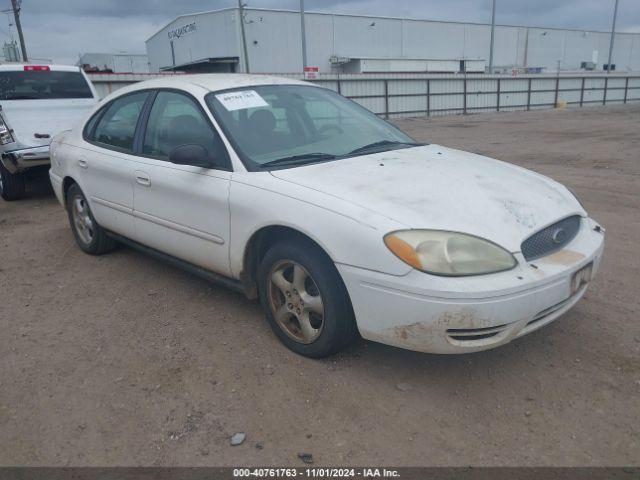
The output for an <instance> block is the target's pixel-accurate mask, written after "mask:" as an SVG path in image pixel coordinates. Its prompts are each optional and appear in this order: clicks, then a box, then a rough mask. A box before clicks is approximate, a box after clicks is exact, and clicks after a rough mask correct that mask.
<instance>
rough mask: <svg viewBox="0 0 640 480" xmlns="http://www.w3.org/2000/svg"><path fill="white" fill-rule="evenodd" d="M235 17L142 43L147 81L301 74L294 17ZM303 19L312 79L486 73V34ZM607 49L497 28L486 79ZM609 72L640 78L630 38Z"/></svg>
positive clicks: (638, 55)
mask: <svg viewBox="0 0 640 480" xmlns="http://www.w3.org/2000/svg"><path fill="white" fill-rule="evenodd" d="M242 17H243V21H242V22H241V21H240V10H239V9H238V8H229V9H223V10H217V11H211V12H204V13H197V14H192V15H181V16H179V17H178V18H176V19H175V20H173V21H171V22H170V23H169V24H168V25H166V26H165V27H164V28H162V29H161V30H159V31H158V32H156V33H155V34H154V35H153V36H151V37H150V38H149V39H148V40H147V41H146V47H147V55H148V58H149V67H150V71H151V72H158V71H172V70H173V71H176V70H177V71H193V72H244V71H247V66H248V69H249V70H250V71H251V72H253V73H300V72H302V70H303V65H302V64H303V60H302V28H301V21H300V20H301V16H300V12H296V11H287V10H266V9H256V8H245V9H244V10H243V15H242ZM304 18H305V23H304V26H305V34H306V51H307V65H308V66H313V67H317V68H318V69H319V71H320V72H321V73H388V72H411V73H414V72H459V71H466V72H483V71H485V67H486V66H487V65H488V59H489V45H490V30H491V27H490V25H485V24H473V23H456V22H439V21H429V20H413V19H406V18H388V17H372V16H355V15H339V14H328V13H310V12H307V13H306V14H305V16H304ZM243 35H244V39H245V41H244V42H243ZM609 40H610V34H609V33H607V32H596V31H587V30H565V29H556V28H541V27H520V26H508V25H499V26H496V29H495V47H494V66H495V69H494V70H495V71H502V72H506V71H511V70H512V69H524V70H525V71H528V72H534V73H535V72H545V71H546V72H555V71H556V70H557V69H558V68H560V69H561V70H571V71H575V70H580V69H586V70H602V69H603V68H605V64H606V63H607V57H608V51H609ZM245 52H246V53H245ZM612 64H613V65H615V69H616V71H640V34H636V33H618V34H616V38H615V48H614V52H613V60H612Z"/></svg>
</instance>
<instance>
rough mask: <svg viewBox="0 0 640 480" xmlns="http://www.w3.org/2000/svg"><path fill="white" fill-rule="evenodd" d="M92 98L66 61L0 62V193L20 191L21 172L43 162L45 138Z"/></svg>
mask: <svg viewBox="0 0 640 480" xmlns="http://www.w3.org/2000/svg"><path fill="white" fill-rule="evenodd" d="M97 101H98V96H97V94H96V91H95V89H94V88H93V85H92V84H91V82H90V81H89V79H88V78H87V76H86V75H85V74H84V72H83V71H82V69H80V68H79V67H74V66H67V65H33V64H24V63H14V64H4V65H0V196H2V198H4V199H5V200H17V199H19V198H21V197H22V196H23V195H24V192H25V180H26V176H27V171H29V170H30V169H33V168H35V167H42V166H46V165H49V144H50V143H51V139H52V138H53V137H54V136H55V135H56V134H58V133H60V132H62V131H63V130H68V129H70V128H72V127H74V126H75V124H76V123H78V122H80V120H81V119H82V118H83V117H84V116H85V115H86V114H87V113H89V110H91V108H92V107H93V106H94V105H95V103H96V102H97Z"/></svg>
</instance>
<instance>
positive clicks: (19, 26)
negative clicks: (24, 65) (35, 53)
mask: <svg viewBox="0 0 640 480" xmlns="http://www.w3.org/2000/svg"><path fill="white" fill-rule="evenodd" d="M11 7H12V8H13V17H14V18H15V20H16V30H18V37H19V38H20V48H21V49H22V61H23V62H28V61H29V59H28V58H27V47H26V46H25V44H24V35H23V34H22V24H21V23H20V2H19V1H18V0H11Z"/></svg>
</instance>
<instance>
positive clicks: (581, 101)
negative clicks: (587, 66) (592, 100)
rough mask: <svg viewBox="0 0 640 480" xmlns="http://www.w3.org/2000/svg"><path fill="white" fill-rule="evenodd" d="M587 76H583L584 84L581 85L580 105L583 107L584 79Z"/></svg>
mask: <svg viewBox="0 0 640 480" xmlns="http://www.w3.org/2000/svg"><path fill="white" fill-rule="evenodd" d="M585 78H586V77H582V86H581V87H580V106H581V107H582V103H583V102H584V81H585Z"/></svg>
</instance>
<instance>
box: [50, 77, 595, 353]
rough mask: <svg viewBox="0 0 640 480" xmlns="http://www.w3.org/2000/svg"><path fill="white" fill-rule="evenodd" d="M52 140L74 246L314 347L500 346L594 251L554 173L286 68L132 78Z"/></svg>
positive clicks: (291, 343) (535, 323)
mask: <svg viewBox="0 0 640 480" xmlns="http://www.w3.org/2000/svg"><path fill="white" fill-rule="evenodd" d="M51 154H52V165H51V171H50V176H51V182H52V184H53V188H54V190H55V193H56V195H57V197H58V199H59V201H60V203H61V204H62V205H63V206H64V207H65V208H66V209H67V212H68V217H69V221H70V225H71V229H72V231H73V234H74V236H75V240H76V241H77V244H78V245H79V247H80V248H81V249H82V250H83V251H85V252H86V253H89V254H93V255H99V254H103V253H106V252H109V251H111V250H112V249H113V248H114V247H115V246H116V244H117V243H125V244H128V245H131V246H134V247H137V248H139V249H141V250H143V251H145V252H148V253H149V254H152V255H155V256H159V257H161V258H164V259H166V260H167V261H169V262H171V263H173V264H174V265H178V266H181V267H184V268H187V269H189V270H190V271H192V272H194V273H197V274H199V275H202V276H203V277H206V278H210V279H212V280H215V281H218V282H221V283H223V284H224V285H227V286H229V287H231V288H234V289H237V290H239V291H242V292H244V293H245V294H246V295H247V296H248V297H249V298H259V299H260V301H261V303H262V306H263V307H264V310H265V312H266V317H267V319H268V321H269V323H270V325H271V327H272V329H273V331H274V332H275V334H276V335H277V336H278V337H279V338H280V340H281V341H282V342H283V343H284V344H285V345H286V346H287V347H289V348H290V349H291V350H293V351H295V352H297V353H299V354H302V355H306V356H309V357H323V356H327V355H330V354H332V353H335V352H337V351H338V350H340V349H342V348H343V347H345V346H346V345H348V344H349V343H350V342H351V341H352V340H353V338H354V337H356V335H357V334H358V333H359V334H360V335H361V336H362V337H364V338H365V339H369V340H372V341H376V342H381V343H385V344H389V345H394V346H397V347H402V348H407V349H412V350H417V351H421V352H432V353H464V352H475V351H479V350H485V349H489V348H493V347H497V346H499V345H503V344H506V343H508V342H510V341H512V340H514V339H516V338H518V337H521V336H523V335H525V334H527V333H530V332H533V331H534V330H537V329H539V328H540V327H542V326H544V325H547V324H549V323H550V322H552V321H553V320H555V319H556V318H557V317H559V316H560V315H562V314H563V313H565V312H566V311H567V310H569V309H570V308H571V307H572V306H573V305H575V304H576V302H578V300H579V299H580V298H581V297H582V296H583V295H584V293H585V291H586V289H587V286H588V285H589V283H590V282H591V280H592V278H593V276H594V274H595V273H596V271H597V269H598V265H599V263H600V259H601V256H602V252H603V245H604V229H603V228H602V227H601V226H600V225H599V224H598V223H597V222H596V221H595V220H593V219H592V218H590V217H589V216H588V214H587V212H586V211H585V210H584V208H583V207H582V205H581V204H580V202H579V201H578V200H577V199H576V197H575V196H574V195H573V194H572V193H571V192H570V191H569V190H567V188H565V187H564V186H562V185H561V184H559V183H557V182H555V181H553V180H551V179H549V178H546V177H544V176H542V175H539V174H537V173H534V172H531V171H528V170H525V169H523V168H520V167H518V166H515V165H512V164H509V163H504V162H501V161H498V160H493V159H490V158H487V157H484V156H481V155H475V154H472V153H467V152H462V151H459V150H454V149H451V148H446V147H444V146H440V145H433V144H420V143H418V142H416V141H415V140H413V139H412V138H410V137H409V136H408V135H406V134H405V133H403V132H402V131H400V130H399V129H398V128H396V127H395V126H393V125H391V124H390V123H387V122H386V121H385V120H383V119H381V118H379V117H378V116H376V115H374V114H373V113H371V112H370V111H368V110H366V109H365V108H363V107H361V106H360V105H358V104H357V103H355V102H353V101H351V100H348V99H346V98H344V97H342V96H340V95H339V94H337V93H335V92H333V91H331V90H329V89H325V88H321V87H319V86H316V85H312V84H308V83H305V82H301V81H297V80H293V79H281V78H274V77H268V76H252V75H231V74H230V75H226V74H216V75H189V76H181V77H179V78H165V79H157V80H150V81H146V82H142V83H139V84H136V85H132V86H128V87H125V88H123V89H121V90H118V91H117V92H115V93H113V94H111V95H110V96H109V97H108V98H106V99H105V100H104V101H103V103H102V104H101V105H100V106H99V107H98V108H96V109H95V111H94V112H92V113H91V114H90V115H89V116H88V117H87V118H86V120H85V122H84V123H83V124H82V125H81V126H80V127H78V128H75V129H73V130H71V131H69V132H65V133H63V134H60V135H59V136H57V137H56V138H55V140H54V141H53V143H52V145H51Z"/></svg>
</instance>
